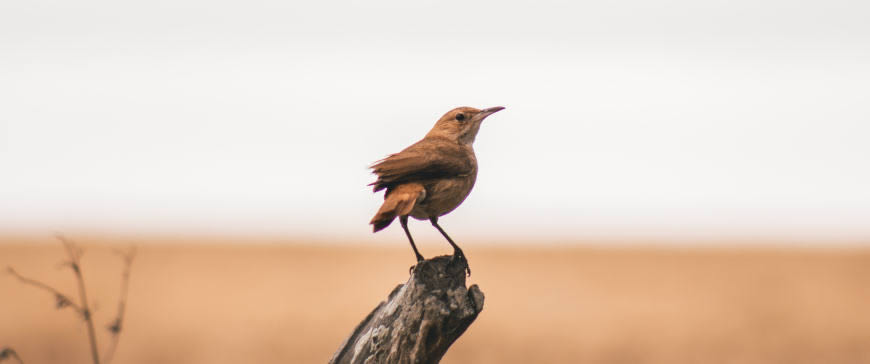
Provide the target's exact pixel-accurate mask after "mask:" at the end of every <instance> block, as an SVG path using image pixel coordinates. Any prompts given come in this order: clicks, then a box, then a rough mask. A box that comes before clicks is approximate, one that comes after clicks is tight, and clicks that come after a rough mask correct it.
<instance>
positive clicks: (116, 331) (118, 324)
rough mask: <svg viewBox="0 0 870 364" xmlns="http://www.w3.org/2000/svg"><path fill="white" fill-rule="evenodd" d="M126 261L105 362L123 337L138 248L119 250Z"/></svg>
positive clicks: (110, 359)
mask: <svg viewBox="0 0 870 364" xmlns="http://www.w3.org/2000/svg"><path fill="white" fill-rule="evenodd" d="M117 253H118V255H120V256H121V259H122V260H123V261H124V271H123V272H122V273H121V292H120V294H119V296H118V313H117V314H116V315H115V319H114V320H113V321H112V323H111V324H109V326H108V327H107V328H108V330H109V332H110V333H111V334H112V341H111V342H110V343H109V348H108V349H107V350H106V356H105V357H104V359H103V363H105V364H109V363H111V362H112V359H114V357H115V349H117V348H118V340H119V338H120V337H121V330H122V329H123V327H124V313H125V312H126V310H127V291H128V290H129V287H130V266H132V265H133V258H135V257H136V248H135V247H131V248H130V249H128V250H127V251H126V252H120V251H119V252H117Z"/></svg>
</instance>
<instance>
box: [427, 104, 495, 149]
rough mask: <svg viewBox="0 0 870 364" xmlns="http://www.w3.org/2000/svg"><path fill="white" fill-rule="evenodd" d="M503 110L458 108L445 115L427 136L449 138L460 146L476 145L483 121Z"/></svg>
mask: <svg viewBox="0 0 870 364" xmlns="http://www.w3.org/2000/svg"><path fill="white" fill-rule="evenodd" d="M503 109H504V107H502V106H496V107H490V108H486V109H483V110H480V109H475V108H473V107H468V106H463V107H457V108H455V109H453V110H450V111H448V112H447V113H446V114H444V116H442V117H441V119H439V120H438V122H437V123H435V126H433V127H432V130H430V131H429V134H426V136H427V137H442V138H447V139H450V140H453V141H456V142H457V143H459V144H467V145H470V144H471V143H474V137H475V136H477V131H478V130H480V123H481V122H482V121H483V119H486V117H487V116H490V115H492V114H493V113H495V112H498V111H501V110H503Z"/></svg>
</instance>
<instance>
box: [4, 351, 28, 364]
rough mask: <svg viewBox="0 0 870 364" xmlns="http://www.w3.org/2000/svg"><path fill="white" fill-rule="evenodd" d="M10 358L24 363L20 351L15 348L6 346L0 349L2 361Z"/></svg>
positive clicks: (19, 363)
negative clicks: (17, 351)
mask: <svg viewBox="0 0 870 364" xmlns="http://www.w3.org/2000/svg"><path fill="white" fill-rule="evenodd" d="M8 358H12V359H15V361H17V362H18V364H24V360H21V357H20V356H18V353H16V352H15V349H12V348H10V347H5V348H3V350H0V361H4V360H6V359H8Z"/></svg>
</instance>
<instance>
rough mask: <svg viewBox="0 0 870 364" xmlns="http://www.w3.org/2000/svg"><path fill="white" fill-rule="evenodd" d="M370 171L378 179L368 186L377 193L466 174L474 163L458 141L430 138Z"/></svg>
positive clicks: (382, 161)
mask: <svg viewBox="0 0 870 364" xmlns="http://www.w3.org/2000/svg"><path fill="white" fill-rule="evenodd" d="M371 168H372V172H373V173H374V174H376V175H378V180H377V181H375V182H372V183H370V184H369V186H374V191H375V192H377V191H380V190H382V189H385V188H391V187H393V186H396V185H399V184H402V183H407V182H416V181H423V180H428V179H437V178H448V177H456V176H462V175H466V174H469V173H471V172H472V171H474V162H473V161H472V160H471V158H469V157H468V152H467V151H466V150H464V149H463V148H462V146H460V145H459V144H457V143H456V142H452V141H449V140H447V139H437V138H427V139H423V140H421V141H419V142H417V143H414V144H413V145H411V146H410V147H408V148H405V149H404V150H402V151H401V152H399V153H396V154H391V155H390V156H389V157H387V158H384V159H382V160H379V161H377V162H375V164H374V165H372V166H371Z"/></svg>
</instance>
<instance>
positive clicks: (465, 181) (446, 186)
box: [411, 168, 477, 220]
mask: <svg viewBox="0 0 870 364" xmlns="http://www.w3.org/2000/svg"><path fill="white" fill-rule="evenodd" d="M475 180H477V168H474V170H473V171H472V172H471V173H469V174H467V175H463V176H457V177H453V178H442V179H437V180H432V181H428V183H425V184H424V186H425V187H426V198H425V199H424V200H423V201H422V202H421V203H420V204H418V205H417V206H415V207H414V210H413V211H412V212H411V216H413V217H414V218H417V219H420V220H425V219H428V218H430V217H438V216H442V215H445V214H447V213H449V212H451V211H453V210H454V209H456V208H457V207H459V205H460V204H462V202H463V201H465V198H466V197H468V194H469V193H471V189H472V188H474V182H475Z"/></svg>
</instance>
